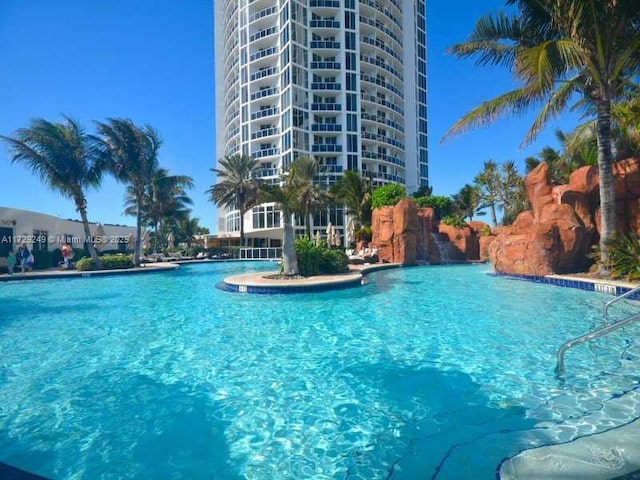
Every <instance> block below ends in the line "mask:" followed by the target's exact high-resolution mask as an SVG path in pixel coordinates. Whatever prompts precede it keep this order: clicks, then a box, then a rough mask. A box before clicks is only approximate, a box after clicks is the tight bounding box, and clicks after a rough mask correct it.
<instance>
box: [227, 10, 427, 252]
mask: <svg viewBox="0 0 640 480" xmlns="http://www.w3.org/2000/svg"><path fill="white" fill-rule="evenodd" d="M215 36H216V44H215V46H216V52H215V59H216V109H217V111H216V119H217V132H216V133H217V137H216V145H217V156H218V158H222V157H223V156H226V155H233V154H245V155H251V156H253V157H254V158H256V159H258V160H259V161H260V162H261V164H262V170H261V172H260V176H261V178H262V180H263V181H266V182H279V181H280V179H281V175H282V173H283V172H285V171H287V170H288V168H289V166H290V164H291V162H292V161H294V160H295V159H296V158H298V157H299V156H313V157H314V158H316V160H317V161H318V162H319V164H320V167H321V171H322V173H321V174H320V177H319V179H318V181H319V182H320V183H322V184H324V185H327V186H330V185H331V184H333V183H335V182H336V181H337V179H338V178H339V177H340V175H342V174H343V172H344V171H346V170H354V171H358V172H360V173H361V174H363V175H366V176H368V177H369V178H370V179H371V181H372V183H373V185H374V186H379V185H385V184H389V183H401V184H403V185H406V187H407V190H408V191H409V192H413V191H415V190H417V189H418V188H420V187H427V186H428V184H429V175H428V154H427V77H426V72H427V66H426V65H427V57H426V10H425V2H424V0H415V1H401V0H291V1H285V0H221V1H216V2H215ZM238 215H239V214H238V212H229V211H225V210H220V211H219V224H218V230H219V231H221V232H235V231H238V230H239V216H238ZM328 222H331V223H332V224H333V225H337V226H338V228H341V227H343V226H344V223H345V219H344V215H343V212H342V209H340V208H338V209H332V210H330V211H327V212H324V213H322V214H319V215H316V217H315V218H314V222H313V229H314V230H318V231H320V232H324V229H325V228H326V225H327V224H328ZM279 227H280V218H279V212H278V211H277V209H276V208H275V207H274V206H273V205H261V206H259V207H256V208H254V209H253V211H251V212H248V213H247V214H246V218H245V229H246V232H247V235H248V237H253V238H255V239H259V241H260V242H262V243H261V245H260V246H270V245H266V244H265V243H264V242H265V241H266V242H267V243H268V242H269V241H270V240H269V239H270V238H271V239H277V238H280V232H279ZM343 233H344V232H343Z"/></svg>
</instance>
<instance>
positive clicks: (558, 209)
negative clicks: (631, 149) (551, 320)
mask: <svg viewBox="0 0 640 480" xmlns="http://www.w3.org/2000/svg"><path fill="white" fill-rule="evenodd" d="M614 175H615V187H616V211H617V214H618V228H619V231H620V232H623V233H626V232H636V233H640V169H639V162H638V160H637V159H630V160H624V161H621V162H617V163H616V164H614ZM598 181H599V178H598V169H597V167H583V168H580V169H578V170H576V171H575V172H573V173H572V174H571V178H570V180H569V183H568V184H567V185H559V186H553V185H552V184H551V181H550V180H549V171H548V167H547V165H546V163H541V164H540V165H538V167H536V168H535V169H534V170H533V171H531V172H530V173H529V174H528V175H527V177H526V178H525V185H526V189H527V195H528V197H529V201H530V202H531V206H532V209H531V210H528V211H525V212H522V213H521V214H520V215H518V217H517V219H516V221H515V222H514V223H513V225H511V226H508V227H499V228H496V229H495V232H496V233H497V234H498V236H497V238H496V240H495V241H494V242H493V243H492V245H491V246H490V247H489V256H490V259H491V262H492V263H493V265H494V266H495V268H496V270H497V271H499V272H502V273H508V274H524V275H549V274H552V273H572V272H580V271H584V270H586V269H587V268H588V266H589V264H590V261H589V258H588V256H587V255H588V254H589V252H590V250H591V247H592V245H594V244H595V243H596V242H597V241H598V238H599V227H600V225H599V218H600V212H599V190H598Z"/></svg>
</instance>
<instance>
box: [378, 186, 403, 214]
mask: <svg viewBox="0 0 640 480" xmlns="http://www.w3.org/2000/svg"><path fill="white" fill-rule="evenodd" d="M406 196H407V189H406V188H405V186H404V185H400V184H398V183H393V184H389V185H384V186H382V187H380V188H376V189H375V190H374V191H373V195H372V207H373V208H380V207H385V206H387V205H395V204H396V203H398V202H399V201H400V200H402V199H403V198H405V197H406Z"/></svg>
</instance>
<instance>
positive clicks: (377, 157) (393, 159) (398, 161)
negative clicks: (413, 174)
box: [362, 150, 404, 167]
mask: <svg viewBox="0 0 640 480" xmlns="http://www.w3.org/2000/svg"><path fill="white" fill-rule="evenodd" d="M362 157H363V158H370V159H372V160H383V161H385V162H388V163H393V164H394V165H399V166H400V167H404V160H402V159H400V158H398V157H394V156H393V155H387V154H386V153H378V152H370V151H368V150H363V151H362Z"/></svg>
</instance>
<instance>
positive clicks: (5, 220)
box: [0, 207, 136, 269]
mask: <svg viewBox="0 0 640 480" xmlns="http://www.w3.org/2000/svg"><path fill="white" fill-rule="evenodd" d="M89 228H90V231H91V235H92V238H91V239H87V238H86V235H85V233H84V227H83V225H82V222H80V221H77V220H64V219H61V218H58V217H54V216H53V215H46V214H44V213H37V212H31V211H28V210H21V209H18V208H4V207H0V269H2V268H4V267H6V266H7V256H8V255H9V252H10V251H13V252H15V251H16V250H17V248H18V246H19V245H20V244H25V245H26V246H27V247H29V250H32V251H33V250H35V251H38V250H49V251H51V250H55V249H57V248H61V247H62V245H65V244H69V245H71V246H73V247H74V248H83V247H84V245H85V243H86V242H87V241H91V242H92V243H94V245H95V246H96V248H97V249H98V250H99V251H106V250H120V251H123V252H124V251H126V250H127V245H128V244H130V243H131V239H132V237H133V238H134V239H135V234H136V228H135V227H127V226H124V225H109V224H104V225H103V224H99V223H90V224H89Z"/></svg>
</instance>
